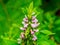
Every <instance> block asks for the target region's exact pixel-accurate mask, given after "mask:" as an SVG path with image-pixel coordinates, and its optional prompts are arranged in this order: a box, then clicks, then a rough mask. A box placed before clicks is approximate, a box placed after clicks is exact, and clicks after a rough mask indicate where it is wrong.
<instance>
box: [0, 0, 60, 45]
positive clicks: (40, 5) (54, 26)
mask: <svg viewBox="0 0 60 45" xmlns="http://www.w3.org/2000/svg"><path fill="white" fill-rule="evenodd" d="M31 2H32V0H0V45H18V43H17V38H18V37H19V35H20V32H21V30H20V29H19V28H20V26H21V22H22V20H23V17H24V16H25V14H27V10H28V13H29V14H28V15H30V14H31V11H32V10H33V11H36V10H35V9H37V14H38V16H37V19H38V20H39V22H40V26H39V27H40V28H39V29H40V30H39V33H38V34H37V33H36V35H37V37H38V40H37V45H57V44H58V43H60V17H58V16H56V14H55V12H56V10H58V9H60V5H59V4H60V3H59V2H60V0H53V1H52V0H51V1H49V2H45V1H44V0H34V1H33V2H32V3H31ZM28 6H30V7H28ZM27 8H28V9H27ZM33 8H34V9H33ZM33 11H32V12H33ZM47 35H48V36H47ZM50 35H53V38H54V40H51V39H50ZM56 43H57V44H56Z"/></svg>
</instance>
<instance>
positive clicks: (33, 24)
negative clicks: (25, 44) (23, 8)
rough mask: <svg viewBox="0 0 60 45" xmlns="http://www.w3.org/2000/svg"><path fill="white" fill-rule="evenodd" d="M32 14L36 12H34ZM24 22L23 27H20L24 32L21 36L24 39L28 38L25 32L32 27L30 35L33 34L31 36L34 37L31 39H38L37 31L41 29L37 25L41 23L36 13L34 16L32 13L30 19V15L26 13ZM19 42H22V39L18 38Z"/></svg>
mask: <svg viewBox="0 0 60 45" xmlns="http://www.w3.org/2000/svg"><path fill="white" fill-rule="evenodd" d="M32 14H34V13H32ZM22 24H23V27H20V30H22V31H23V32H21V35H20V38H21V39H22V40H25V38H26V34H25V33H26V31H27V28H29V27H30V29H29V34H28V35H31V37H32V39H31V40H32V41H36V40H37V37H36V36H35V32H38V31H39V30H38V29H37V27H38V26H39V24H40V23H38V20H37V18H36V16H35V15H34V16H33V15H32V16H31V19H29V17H28V16H26V15H25V18H23V21H22ZM27 37H28V36H27ZM28 40H29V39H28ZM19 42H20V40H19V39H18V43H19Z"/></svg>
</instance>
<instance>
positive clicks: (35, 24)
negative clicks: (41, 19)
mask: <svg viewBox="0 0 60 45" xmlns="http://www.w3.org/2000/svg"><path fill="white" fill-rule="evenodd" d="M39 24H40V23H34V24H31V27H32V28H36V27H37V26H39Z"/></svg>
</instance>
